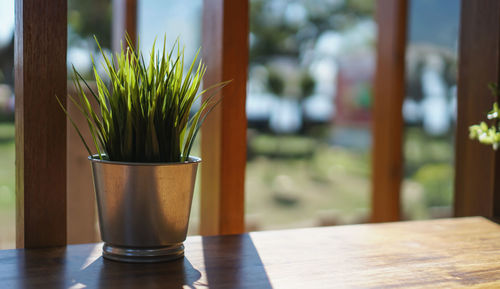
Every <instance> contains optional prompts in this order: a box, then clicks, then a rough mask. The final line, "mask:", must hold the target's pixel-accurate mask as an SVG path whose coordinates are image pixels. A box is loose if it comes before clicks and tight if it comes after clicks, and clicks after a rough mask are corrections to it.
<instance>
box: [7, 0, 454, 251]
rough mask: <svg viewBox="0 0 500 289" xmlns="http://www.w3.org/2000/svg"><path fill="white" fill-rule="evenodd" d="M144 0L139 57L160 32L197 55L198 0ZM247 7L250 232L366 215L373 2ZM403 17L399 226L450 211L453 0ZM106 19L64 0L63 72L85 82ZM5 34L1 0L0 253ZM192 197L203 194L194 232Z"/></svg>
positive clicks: (11, 185)
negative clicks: (77, 74) (405, 24)
mask: <svg viewBox="0 0 500 289" xmlns="http://www.w3.org/2000/svg"><path fill="white" fill-rule="evenodd" d="M138 3H139V7H138V25H139V26H138V34H139V44H140V46H141V49H142V50H143V51H146V52H147V51H148V50H150V48H151V47H152V44H153V41H154V39H155V37H158V38H160V39H162V38H163V36H164V35H166V37H167V42H168V45H172V44H173V42H174V41H175V39H176V38H177V37H180V40H181V43H183V44H184V45H185V47H186V57H187V58H191V57H192V56H193V55H194V53H195V52H196V50H197V49H198V48H199V46H200V45H201V18H202V16H201V15H202V8H203V7H202V6H203V1H202V0H192V1H181V2H179V1H173V0H167V1H160V0H155V1H138ZM249 3H250V15H249V16H250V34H249V51H250V60H249V71H248V75H249V78H248V86H247V91H248V94H247V108H246V109H247V118H248V161H247V171H246V220H247V229H248V230H268V229H279V228H291V227H303V226H322V225H338V224H351V223H362V222H366V221H368V218H369V215H370V176H371V160H370V153H371V124H372V117H371V108H372V96H373V86H372V82H373V76H374V75H373V74H374V69H375V49H376V39H377V26H376V23H375V11H374V8H375V5H374V4H375V0H373V1H370V0H313V1H311V0H308V1H307V0H250V1H249ZM408 9H409V11H408V13H409V14H408V15H409V22H408V44H407V54H406V70H407V71H406V99H405V101H404V105H403V116H404V120H405V124H406V125H405V146H404V157H405V169H404V170H405V171H404V180H403V187H402V193H403V204H402V205H403V214H404V216H403V218H404V219H406V220H411V219H426V218H438V217H447V216H451V212H452V211H451V205H452V198H453V196H452V192H453V178H454V176H453V165H454V160H453V157H454V145H453V139H454V127H455V119H456V118H455V111H456V81H457V71H456V70H457V43H458V42H457V40H458V31H459V29H458V24H459V15H460V11H459V9H460V0H440V1H433V0H418V1H410V5H409V7H408ZM111 17H112V6H111V1H110V0H105V1H98V0H80V1H77V0H69V1H68V71H69V69H70V67H71V65H74V66H75V67H76V68H77V69H78V70H79V71H80V72H81V73H82V74H83V75H85V77H87V78H90V77H91V74H90V68H91V63H90V58H89V55H90V54H92V55H93V56H94V57H96V61H97V62H99V61H100V60H99V53H98V52H97V46H96V44H95V42H94V40H93V35H94V34H95V35H96V36H97V38H98V39H99V41H100V43H101V45H102V46H103V47H104V49H105V51H106V52H107V53H109V51H110V45H111ZM13 29H14V1H12V0H0V160H1V161H0V249H4V248H13V247H14V246H15V242H14V238H15V234H14V232H15V217H14V216H15V214H14V208H15V173H14V161H15V156H14V150H15V140H14V131H15V129H14V101H15V97H14V89H13V84H14V73H13V60H14V58H13V57H14V54H13V43H14V38H13V37H14V34H13ZM69 75H70V74H69V73H68V76H69ZM198 151H199V147H198V148H196V149H195V152H194V153H195V154H196V153H197V152H198ZM202 157H203V156H202ZM198 184H199V182H198ZM89 194H93V192H89ZM198 200H199V191H198V190H197V192H196V194H195V200H194V203H193V210H192V217H191V220H190V222H191V225H190V228H189V230H190V234H196V233H197V227H198V223H199V212H198V208H199V201H198Z"/></svg>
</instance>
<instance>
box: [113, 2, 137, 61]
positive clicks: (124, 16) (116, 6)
mask: <svg viewBox="0 0 500 289" xmlns="http://www.w3.org/2000/svg"><path fill="white" fill-rule="evenodd" d="M112 24H113V25H112V29H113V31H112V33H111V34H112V35H111V38H112V39H111V49H112V50H113V51H115V52H116V51H120V43H121V42H122V41H123V45H124V47H125V46H126V45H127V42H126V41H125V38H124V36H125V32H127V33H128V35H129V36H130V39H131V40H132V42H133V44H134V45H135V46H136V47H137V0H113V23H112Z"/></svg>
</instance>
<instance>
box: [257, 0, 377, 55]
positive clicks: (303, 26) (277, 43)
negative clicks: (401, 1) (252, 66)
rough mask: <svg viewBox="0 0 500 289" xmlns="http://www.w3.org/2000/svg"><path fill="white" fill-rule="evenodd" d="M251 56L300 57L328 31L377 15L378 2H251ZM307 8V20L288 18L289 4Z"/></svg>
mask: <svg viewBox="0 0 500 289" xmlns="http://www.w3.org/2000/svg"><path fill="white" fill-rule="evenodd" d="M250 2H251V3H250V32H251V35H252V38H251V40H252V41H251V45H250V59H252V62H263V61H265V60H266V59H268V58H269V57H272V56H274V55H280V56H289V57H298V56H299V52H300V50H301V49H304V48H305V47H307V46H308V45H312V43H313V41H314V40H315V39H316V38H317V37H319V35H321V33H322V32H324V31H326V30H337V31H340V30H344V29H347V28H350V27H352V26H353V25H355V24H356V23H358V22H359V19H360V18H363V17H370V18H372V17H373V14H374V1H366V0H346V1H306V0H302V1H294V2H291V1H290V2H287V1H269V0H251V1H250ZM293 4H296V5H299V6H300V7H302V8H304V12H305V17H304V18H305V19H299V20H297V22H296V23H290V20H287V17H286V9H287V8H288V7H287V5H293Z"/></svg>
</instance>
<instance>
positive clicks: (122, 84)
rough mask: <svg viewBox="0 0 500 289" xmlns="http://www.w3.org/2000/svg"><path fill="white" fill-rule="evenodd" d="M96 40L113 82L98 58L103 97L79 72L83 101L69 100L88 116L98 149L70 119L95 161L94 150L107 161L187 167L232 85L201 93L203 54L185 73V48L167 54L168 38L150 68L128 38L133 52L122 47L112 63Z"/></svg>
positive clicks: (76, 82) (75, 79) (76, 77)
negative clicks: (204, 126) (200, 135)
mask: <svg viewBox="0 0 500 289" xmlns="http://www.w3.org/2000/svg"><path fill="white" fill-rule="evenodd" d="M95 40H96V43H97V45H98V47H99V50H100V53H101V54H102V57H103V62H104V63H103V66H104V68H105V72H106V76H107V77H104V76H103V75H100V74H99V73H98V70H97V68H96V64H95V63H94V59H93V58H92V69H93V75H94V78H95V82H96V84H97V91H94V90H93V89H92V88H91V87H90V86H89V84H88V83H87V81H85V79H84V78H83V77H82V75H81V74H80V73H79V72H78V71H77V70H76V69H75V68H74V67H73V83H74V85H75V87H76V88H77V91H78V95H77V97H74V96H71V95H70V96H68V99H69V100H70V101H71V102H73V103H74V104H75V105H76V107H77V108H78V110H79V111H80V112H81V113H82V114H83V115H84V116H85V119H86V122H87V124H88V129H89V130H90V134H91V135H92V142H93V143H92V144H91V145H89V144H88V143H87V142H86V141H85V139H84V138H83V136H82V133H81V130H80V128H78V126H77V125H76V124H75V122H74V121H73V120H72V119H71V118H70V121H71V123H72V125H73V126H74V128H75V129H76V131H77V133H78V135H79V136H80V138H81V140H82V142H83V144H84V145H85V148H86V150H87V151H88V153H89V155H92V150H91V148H90V147H91V146H92V147H93V148H94V149H95V151H96V152H97V155H98V158H100V159H101V160H109V161H120V162H142V163H145V162H148V163H149V162H162V163H170V162H185V161H187V160H188V157H189V154H190V152H191V148H192V146H193V142H194V140H195V138H196V136H197V134H198V132H199V129H200V127H201V125H202V123H203V121H204V120H205V118H206V117H207V115H208V114H209V113H210V112H211V111H212V109H213V108H214V107H215V106H216V105H217V104H218V103H219V102H220V97H217V95H218V94H217V93H218V91H219V90H220V89H221V88H222V87H224V86H225V85H227V84H228V81H226V82H222V83H218V84H215V85H213V86H211V87H209V88H207V89H205V90H202V91H200V85H201V82H202V79H203V76H204V74H205V72H206V66H205V64H204V63H203V62H202V60H201V59H199V57H198V55H199V52H200V49H198V52H197V53H196V55H195V57H194V59H193V60H192V62H191V64H190V66H189V69H188V70H187V71H184V48H181V47H180V44H179V40H177V41H176V42H175V43H174V45H173V46H172V47H171V48H170V49H169V50H167V47H166V37H164V39H163V48H162V50H161V52H160V51H157V50H156V49H155V44H156V41H155V43H154V44H153V48H152V51H151V53H150V55H149V62H148V63H147V62H146V61H145V60H144V56H143V55H142V53H141V51H140V50H139V49H137V50H135V49H134V47H133V45H132V44H131V41H130V39H129V38H128V37H127V42H128V47H127V48H126V49H124V48H123V46H122V48H121V51H120V52H119V53H116V54H115V55H114V56H113V55H111V56H110V57H108V56H106V54H105V53H104V52H103V50H102V48H101V46H100V45H99V42H98V40H97V38H96V39H95ZM105 79H109V81H106V80H105ZM85 88H86V89H87V91H89V92H90V93H89V94H90V95H87V93H86V92H85V91H86V89H85ZM204 94H207V96H206V97H204V98H203V100H202V101H201V105H200V107H199V109H198V110H196V111H195V112H194V113H193V112H192V111H191V108H192V106H193V104H194V103H195V101H196V100H197V99H199V98H201V97H202V95H204ZM89 97H92V98H94V99H95V100H96V102H97V104H98V110H94V108H93V107H92V105H91V102H90V100H89ZM58 100H59V99H58ZM59 103H60V104H61V102H60V101H59ZM61 107H63V106H62V105H61ZM63 109H64V107H63ZM64 111H65V112H66V114H68V113H67V111H66V110H65V109H64ZM68 116H69V115H68Z"/></svg>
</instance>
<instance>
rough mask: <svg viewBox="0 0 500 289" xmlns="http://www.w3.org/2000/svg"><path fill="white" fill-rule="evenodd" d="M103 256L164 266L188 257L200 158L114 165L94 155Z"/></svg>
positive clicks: (93, 168) (92, 159)
mask: <svg viewBox="0 0 500 289" xmlns="http://www.w3.org/2000/svg"><path fill="white" fill-rule="evenodd" d="M89 160H90V161H91V165H92V176H93V180H94V187H95V192H96V199H97V207H98V212H99V223H100V230H101V238H102V240H103V241H104V242H105V243H104V246H103V257H104V258H107V259H112V260H116V261H124V262H161V261H168V260H173V259H177V258H181V257H182V256H184V245H183V242H184V240H186V234H187V228H188V221H189V214H190V212H191V202H192V199H193V190H194V184H195V179H196V172H197V168H198V163H199V162H201V159H199V158H197V157H190V158H189V161H187V162H184V163H129V162H114V161H104V160H100V159H98V157H97V156H95V155H94V156H90V157H89Z"/></svg>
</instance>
